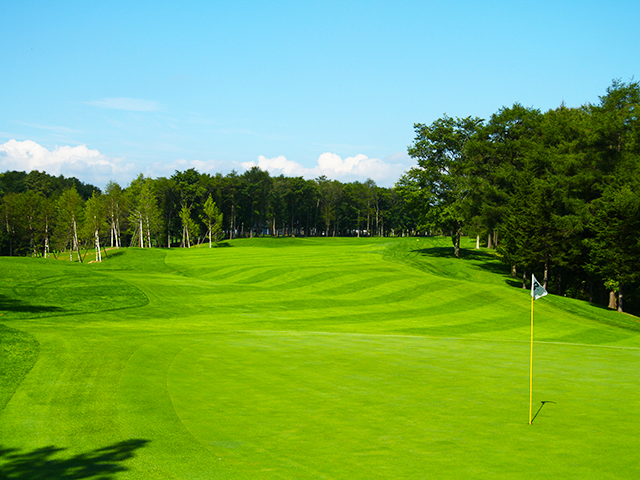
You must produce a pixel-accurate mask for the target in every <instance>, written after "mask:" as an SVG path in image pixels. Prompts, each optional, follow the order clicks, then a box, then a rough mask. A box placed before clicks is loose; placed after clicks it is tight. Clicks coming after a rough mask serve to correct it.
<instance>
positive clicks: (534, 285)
mask: <svg viewBox="0 0 640 480" xmlns="http://www.w3.org/2000/svg"><path fill="white" fill-rule="evenodd" d="M546 294H547V291H546V290H545V289H544V287H543V286H542V285H540V283H539V282H538V280H536V276H535V275H534V274H533V273H532V274H531V296H532V297H533V299H534V300H537V299H539V298H540V297H544V296H545V295H546Z"/></svg>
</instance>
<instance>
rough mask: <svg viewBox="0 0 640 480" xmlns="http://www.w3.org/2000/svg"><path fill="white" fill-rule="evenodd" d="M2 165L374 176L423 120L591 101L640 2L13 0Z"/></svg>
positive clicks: (380, 179) (0, 123) (620, 62)
mask: <svg viewBox="0 0 640 480" xmlns="http://www.w3.org/2000/svg"><path fill="white" fill-rule="evenodd" d="M0 18H2V28H0V45H1V47H2V50H1V51H2V52H3V57H4V60H5V68H4V71H3V73H2V74H0V171H6V170H25V171H29V170H32V169H38V170H45V171H47V172H48V173H51V174H55V175H58V174H63V175H65V176H76V177H78V178H80V179H81V180H83V181H85V182H88V183H93V184H95V185H98V186H101V187H102V186H104V185H105V184H106V182H107V181H109V180H116V181H118V182H120V183H121V184H122V185H123V186H125V185H127V184H128V183H129V182H130V181H131V180H132V179H133V178H134V177H135V176H137V174H139V173H143V174H145V175H146V176H151V177H158V176H170V175H171V174H173V173H174V171H175V170H181V171H182V170H185V169H187V168H191V167H194V168H196V169H197V170H198V171H200V172H208V173H215V172H220V173H223V174H226V173H228V172H230V171H231V170H232V169H235V170H236V171H237V172H239V173H242V172H243V171H244V170H245V169H246V168H250V167H251V166H252V165H259V166H260V167H261V168H264V169H268V170H269V171H270V172H271V173H272V174H274V175H278V174H280V173H284V174H285V175H288V176H293V175H295V176H297V175H302V176H304V177H306V178H315V177H317V176H319V175H322V174H324V175H327V176H328V177H330V178H336V179H339V180H341V181H353V180H361V181H362V180H366V179H367V178H368V177H370V178H373V179H374V180H375V181H376V183H377V184H378V185H381V186H392V185H393V184H394V183H395V181H396V180H397V179H398V177H399V176H400V175H401V173H402V172H403V171H404V170H405V169H406V168H408V167H410V166H411V165H413V163H414V162H413V161H412V160H411V159H410V158H409V157H408V156H407V154H406V150H407V146H408V145H409V144H411V142H412V141H413V137H414V131H413V124H414V123H416V122H420V123H431V122H433V121H434V120H436V119H437V118H439V117H441V116H442V115H443V114H444V113H447V114H448V115H450V116H460V117H464V116H468V115H473V116H479V117H481V118H488V117H489V116H490V115H491V114H492V113H495V112H496V111H497V110H498V109H500V108H501V107H503V106H511V105H512V104H513V103H514V102H519V103H521V104H523V105H525V106H528V107H534V108H539V109H541V110H542V111H546V110H548V109H551V108H556V107H557V106H559V105H560V103H561V102H565V103H566V104H567V105H568V106H580V105H583V104H585V103H589V102H591V103H595V102H597V101H598V97H599V96H600V95H603V94H604V93H605V90H606V88H607V87H608V86H609V85H611V81H612V79H614V78H619V79H621V80H623V81H629V80H631V79H632V78H633V77H634V75H635V76H636V77H637V76H638V75H639V74H640V72H639V67H640V49H638V45H640V29H639V28H638V27H637V21H638V19H639V18H640V2H638V1H616V0H613V1H607V2H605V1H599V2H589V1H580V2H577V1H564V2H563V1H557V0H555V1H553V2H551V1H548V2H547V1H536V2H513V1H510V2H507V1H401V0H400V1H398V0H396V1H393V2H392V1H388V2H376V1H369V2H364V1H348V0H342V1H336V2H332V1H318V2H314V1H309V2H300V1H295V2H294V1H280V2H278V1H271V2H267V1H234V2H229V1H226V2H215V1H210V2H184V1H182V2H177V1H164V2H160V1H153V2H151V1H148V2H147V1H137V2H136V1H126V2H120V1H110V2H64V1H54V2H50V1H46V2H45V1H43V2H32V1H14V2H9V1H6V0H5V1H2V0H0Z"/></svg>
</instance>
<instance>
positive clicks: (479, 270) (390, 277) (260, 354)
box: [0, 239, 640, 478]
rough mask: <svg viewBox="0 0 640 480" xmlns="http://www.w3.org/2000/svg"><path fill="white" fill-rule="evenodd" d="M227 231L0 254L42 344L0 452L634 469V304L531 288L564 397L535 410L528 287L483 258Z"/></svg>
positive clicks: (14, 323) (441, 247) (149, 462)
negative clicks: (55, 255)
mask: <svg viewBox="0 0 640 480" xmlns="http://www.w3.org/2000/svg"><path fill="white" fill-rule="evenodd" d="M232 245H233V248H219V249H213V250H209V249H207V248H202V249H192V250H188V251H185V250H171V251H166V250H145V251H141V250H130V251H126V252H122V253H120V252H118V254H117V255H112V256H111V257H110V259H109V261H108V262H105V263H103V264H101V265H97V264H92V265H84V266H80V265H70V264H66V263H60V262H39V261H34V260H29V259H0V262H1V265H2V268H1V269H0V277H3V278H1V279H0V280H2V283H0V285H3V287H0V295H1V296H0V299H2V301H3V309H5V310H6V311H5V312H3V313H5V315H4V316H3V317H0V318H1V319H2V322H1V323H4V324H5V325H7V326H9V327H11V328H12V329H14V330H13V331H15V329H19V330H21V331H23V332H25V334H30V335H33V336H35V337H36V338H37V340H38V342H39V343H40V348H41V353H40V358H39V360H38V362H37V363H36V364H35V366H34V367H33V369H32V370H31V373H30V374H29V375H28V376H27V377H26V378H25V379H24V381H23V382H22V385H21V387H20V388H18V389H17V390H16V391H15V394H13V397H12V398H11V401H10V402H9V403H8V404H7V406H6V408H5V409H4V410H3V411H1V412H0V438H2V439H3V440H2V442H3V443H4V446H6V447H10V448H14V449H16V450H15V451H13V452H11V453H9V454H5V455H4V461H5V469H4V470H3V469H0V471H5V472H9V473H11V474H13V475H14V476H15V478H29V477H30V476H31V477H33V475H32V474H33V473H34V472H33V471H29V468H30V467H28V466H25V465H26V463H25V462H22V463H21V462H20V460H21V459H24V458H26V457H25V455H31V457H29V458H31V459H32V460H33V456H34V455H36V456H39V457H41V458H40V460H41V461H42V462H44V463H43V464H44V465H46V466H47V467H46V468H49V469H50V471H51V472H55V473H56V475H57V476H58V477H59V478H65V477H64V475H67V476H68V477H69V478H71V473H72V472H73V471H74V470H73V468H78V465H81V466H82V468H84V469H85V470H86V471H87V472H89V473H90V474H92V475H96V476H97V475H103V476H105V478H111V477H108V476H110V475H113V476H114V478H244V477H248V476H253V477H258V478H282V477H285V478H354V477H355V478H370V477H374V476H394V477H400V478H437V477H447V478H514V477H518V478H539V477H540V476H542V475H545V474H546V475H551V476H553V477H556V478H585V477H592V478H594V477H597V478H637V477H638V476H639V475H640V469H639V467H638V462H637V460H638V458H637V456H636V455H637V454H636V453H635V451H636V448H635V447H634V445H637V440H636V435H635V431H634V429H633V423H632V422H631V421H630V419H632V418H634V417H633V416H634V414H635V413H636V412H637V410H638V407H640V402H639V400H638V399H639V398H640V387H639V386H638V385H637V382H636V381H635V376H636V373H637V368H638V361H639V360H640V335H638V323H637V321H636V319H635V318H634V317H629V316H625V315H620V314H618V313H616V312H609V311H606V310H603V309H599V308H596V307H593V306H590V305H588V304H585V303H583V302H576V301H572V300H569V299H564V298H557V297H551V296H549V297H545V298H544V299H542V300H539V301H537V302H536V304H535V308H536V312H535V313H536V339H537V340H538V342H537V344H536V390H535V391H536V406H539V405H540V401H541V400H545V401H546V400H548V401H553V402H555V403H553V404H552V403H548V404H545V406H544V408H543V409H542V410H541V411H540V414H539V416H538V417H537V418H536V421H535V423H534V425H533V426H528V425H527V415H528V357H529V346H528V335H529V307H530V303H529V297H528V292H524V291H522V290H521V289H518V288H510V287H508V286H507V285H508V284H507V282H508V281H509V278H508V277H507V276H505V275H504V273H503V270H502V268H501V266H500V265H499V263H498V262H496V261H495V260H494V259H493V258H492V257H491V256H490V255H488V254H482V253H474V252H472V251H470V250H469V251H467V253H468V255H467V256H466V258H465V259H463V260H461V261H455V260H452V259H451V258H450V257H448V252H449V251H450V249H449V247H448V245H449V244H448V241H446V240H445V239H428V240H425V239H418V240H416V239H401V240H398V241H389V240H386V239H295V240H294V239H254V240H239V241H236V242H233V243H232ZM16 378H17V377H16ZM14 383H16V382H14ZM123 442H124V443H123ZM47 445H53V446H54V447H56V448H60V449H64V450H62V451H59V452H53V453H52V452H49V451H46V452H43V451H41V450H37V449H39V448H42V447H45V446H47ZM104 448H108V449H107V450H100V449H104ZM621 451H628V452H629V454H628V455H620V452H621ZM104 452H107V453H106V454H105V453H104ZM2 462H3V458H2V456H0V464H1V463H2ZM27 463H28V462H27ZM32 463H33V462H32ZM56 469H57V470H56ZM120 470H121V471H120ZM10 478H11V477H10ZM74 478H75V477H74ZM88 478H91V477H88Z"/></svg>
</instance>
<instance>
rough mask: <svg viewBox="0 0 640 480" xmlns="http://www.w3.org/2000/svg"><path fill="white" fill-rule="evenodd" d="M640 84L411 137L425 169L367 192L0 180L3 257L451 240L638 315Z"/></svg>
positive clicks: (240, 179) (215, 180)
mask: <svg viewBox="0 0 640 480" xmlns="http://www.w3.org/2000/svg"><path fill="white" fill-rule="evenodd" d="M639 105H640V85H639V84H638V82H635V81H633V80H632V81H630V82H622V81H620V80H614V81H613V82H612V84H611V86H610V87H609V88H607V89H606V92H605V94H604V95H603V96H601V97H600V98H599V101H598V102H597V103H594V104H586V105H583V106H581V107H577V108H571V107H567V106H566V105H560V106H559V107H558V108H556V109H552V110H549V111H547V112H541V111H540V110H538V109H535V108H533V107H525V106H522V105H520V104H517V103H516V104H514V105H513V106H511V107H503V108H501V109H499V110H498V111H497V112H496V113H495V114H493V115H491V117H490V118H489V119H488V120H484V119H480V118H477V117H472V116H470V117H466V118H452V117H449V116H447V115H444V116H443V117H442V118H439V119H437V120H436V121H434V122H432V123H431V124H420V123H417V124H415V125H414V129H415V139H414V142H413V144H412V145H410V146H409V147H408V153H409V155H410V156H411V157H412V158H413V159H414V160H415V161H416V165H415V166H414V167H412V168H411V169H409V170H408V171H407V172H406V173H405V174H404V175H403V176H402V177H401V178H400V179H399V180H398V181H397V183H396V185H395V186H394V187H393V188H383V187H379V186H377V185H376V184H375V182H374V181H372V180H367V181H365V182H351V183H342V182H339V181H337V180H330V179H328V178H326V177H319V178H316V179H313V180H308V179H304V178H302V177H284V176H278V177H274V176H271V175H270V174H269V173H268V172H265V171H262V170H260V169H258V168H257V167H254V168H252V169H251V170H248V171H246V172H244V173H242V174H238V173H236V172H231V173H229V174H228V175H222V174H215V175H211V174H207V173H199V172H197V171H196V170H194V169H189V170H186V171H183V172H179V171H176V172H175V174H174V175H172V176H171V177H170V178H165V177H160V178H155V179H154V178H148V177H144V176H143V175H140V176H138V178H136V179H135V180H133V181H132V182H131V183H130V185H128V186H126V187H123V186H120V185H119V184H117V183H116V182H110V183H109V184H108V185H107V186H106V188H105V189H104V191H101V190H100V189H99V188H97V187H95V186H93V185H88V184H85V183H83V182H81V181H80V180H78V179H75V178H66V179H65V178H63V177H61V176H60V177H55V176H51V175H48V174H46V173H44V172H39V171H32V172H29V173H26V172H16V171H11V172H5V173H3V174H0V213H1V214H2V220H3V224H4V225H3V227H4V228H2V229H1V231H0V254H2V255H11V256H14V255H21V256H45V257H47V256H55V257H58V256H60V255H62V254H63V253H64V255H68V256H69V258H70V259H71V260H73V259H74V254H75V259H76V260H78V261H82V260H83V258H84V257H85V256H86V255H87V252H88V251H89V249H91V250H92V251H93V250H95V259H96V260H97V261H100V260H101V255H102V248H104V247H105V246H107V247H113V248H119V247H123V246H137V247H142V248H148V247H176V246H178V247H190V246H192V245H195V244H201V243H207V244H208V245H209V246H213V245H214V244H217V243H218V242H220V241H221V240H222V239H224V238H236V237H253V236H262V235H271V236H403V235H442V234H444V235H450V236H451V239H452V244H453V255H455V256H457V257H459V256H463V253H462V249H461V247H460V239H461V238H462V237H463V236H470V237H472V238H475V239H476V246H477V247H478V248H479V247H480V246H483V247H487V248H488V249H490V250H492V251H494V252H495V254H497V255H499V256H500V258H501V259H502V260H503V262H504V263H505V265H506V266H507V267H508V268H509V269H510V272H511V275H512V276H513V277H514V282H515V281H516V280H515V279H519V280H518V281H519V282H521V283H522V287H523V288H527V282H528V279H529V278H530V275H531V273H532V272H533V273H536V275H538V276H539V277H541V278H540V279H541V281H542V282H543V283H544V286H545V288H547V289H548V290H549V291H550V292H551V293H555V294H557V295H566V296H570V297H574V298H579V299H582V300H588V301H590V302H593V303H597V304H602V305H606V306H608V307H609V308H615V309H618V310H619V311H623V310H624V311H630V312H636V313H637V312H640V295H639V293H638V292H639V286H640V276H639V272H640V237H639V236H638V232H640V123H639V119H638V108H639Z"/></svg>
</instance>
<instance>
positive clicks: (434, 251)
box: [412, 247, 522, 286]
mask: <svg viewBox="0 0 640 480" xmlns="http://www.w3.org/2000/svg"><path fill="white" fill-rule="evenodd" d="M453 251H454V250H453V247H431V248H421V249H416V250H412V253H416V254H420V255H424V256H427V257H436V258H451V259H454V260H455V259H456V258H455V256H454V253H453ZM459 260H463V261H471V262H473V263H475V264H476V265H477V266H478V267H479V268H481V269H483V270H487V271H489V272H491V273H496V274H498V275H504V276H508V277H509V278H508V279H507V283H509V284H510V285H513V286H521V285H522V282H520V283H518V281H517V280H514V279H513V278H512V277H511V272H510V270H509V266H508V265H505V264H504V263H503V262H501V261H500V259H498V258H496V255H495V254H494V253H491V252H488V251H486V250H475V249H467V248H460V258H459Z"/></svg>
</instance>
